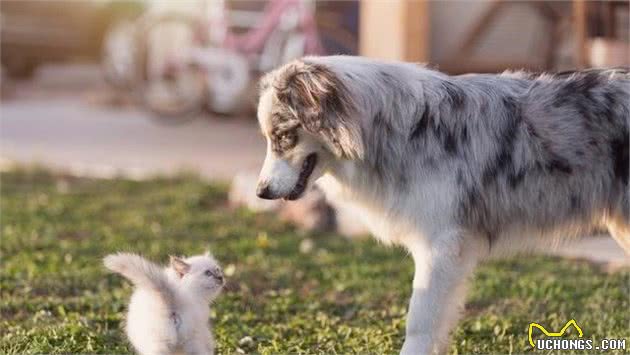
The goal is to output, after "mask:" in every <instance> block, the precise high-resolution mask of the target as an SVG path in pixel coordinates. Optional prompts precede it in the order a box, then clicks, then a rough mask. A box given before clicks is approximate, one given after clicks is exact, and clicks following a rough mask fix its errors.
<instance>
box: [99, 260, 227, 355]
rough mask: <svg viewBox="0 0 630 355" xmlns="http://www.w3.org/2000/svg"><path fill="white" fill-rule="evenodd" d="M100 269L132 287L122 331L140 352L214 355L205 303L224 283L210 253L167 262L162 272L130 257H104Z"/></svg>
mask: <svg viewBox="0 0 630 355" xmlns="http://www.w3.org/2000/svg"><path fill="white" fill-rule="evenodd" d="M104 264H105V267H107V268H108V269H110V270H112V271H114V272H116V273H119V274H121V275H122V276H124V277H125V278H127V279H129V280H130V281H131V282H132V283H133V284H134V285H135V290H134V292H133V295H132V296H131V302H130V303H129V311H128V314H127V327H126V330H127V336H128V337H129V340H130V341H131V344H133V346H134V347H135V348H136V350H137V351H138V352H139V353H141V354H143V355H153V354H175V353H184V354H200V355H201V354H214V338H213V336H212V333H211V331H210V324H209V320H208V318H209V315H210V309H209V307H208V303H209V302H210V301H212V300H214V299H215V298H216V297H217V296H218V294H219V292H220V291H221V289H222V288H223V285H224V284H225V280H224V278H223V272H222V271H221V268H220V267H219V265H218V263H217V261H216V260H215V259H214V258H213V257H212V256H211V255H210V254H209V253H206V254H204V255H197V256H192V257H189V258H185V259H181V258H177V257H171V261H170V265H169V266H168V267H165V268H163V267H160V266H158V265H156V264H154V263H152V262H150V261H148V260H146V259H144V258H143V257H141V256H139V255H135V254H129V253H118V254H111V255H108V256H107V257H105V259H104Z"/></svg>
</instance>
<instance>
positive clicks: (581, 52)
mask: <svg viewBox="0 0 630 355" xmlns="http://www.w3.org/2000/svg"><path fill="white" fill-rule="evenodd" d="M573 35H574V36H575V49H574V54H573V60H574V64H575V67H576V68H578V69H580V68H584V67H586V65H587V63H586V54H587V53H586V37H587V33H586V2H585V1H584V0H573Z"/></svg>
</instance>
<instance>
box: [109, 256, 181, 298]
mask: <svg viewBox="0 0 630 355" xmlns="http://www.w3.org/2000/svg"><path fill="white" fill-rule="evenodd" d="M103 264H104V265H105V267H106V268H108V269H109V270H111V271H113V272H115V273H118V274H121V275H122V276H124V277H125V278H126V279H128V280H129V281H131V283H133V284H134V286H136V287H137V288H141V289H146V290H151V291H155V292H156V293H157V294H158V295H160V296H161V297H162V298H163V299H164V301H165V302H166V303H167V304H169V305H171V304H173V302H174V300H175V292H174V291H173V288H172V286H171V284H170V283H169V281H168V278H167V277H166V274H165V273H164V270H163V269H162V268H161V267H160V266H158V265H156V264H154V263H152V262H150V261H148V260H146V259H145V258H143V257H141V256H140V255H136V254H131V253H117V254H110V255H107V256H106V257H105V259H103Z"/></svg>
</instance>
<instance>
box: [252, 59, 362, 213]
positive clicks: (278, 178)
mask: <svg viewBox="0 0 630 355" xmlns="http://www.w3.org/2000/svg"><path fill="white" fill-rule="evenodd" d="M258 121H259V123H260V128H261V130H262V133H263V135H264V136H265V139H266V140H267V156H266V157H265V162H264V164H263V167H262V170H261V172H260V177H259V180H258V187H257V195H258V196H259V197H260V198H265V199H278V198H284V199H287V200H295V199H298V198H299V197H301V196H302V194H303V193H304V191H305V190H306V189H307V188H308V187H309V186H310V185H311V184H312V183H313V182H314V181H315V180H317V178H319V177H320V176H321V175H323V174H324V172H326V170H327V169H328V168H330V166H331V164H332V163H333V162H334V161H335V160H342V159H357V158H361V157H362V155H363V144H362V142H361V133H360V127H359V123H358V120H357V117H356V106H355V104H354V103H353V101H352V98H351V96H350V93H349V92H348V90H347V88H346V86H345V85H344V83H343V82H342V80H341V79H340V78H339V77H338V76H337V74H335V73H334V72H333V71H332V70H331V69H330V68H328V67H326V66H325V65H322V64H316V63H309V62H305V61H294V62H291V63H289V64H287V65H285V66H283V67H281V68H280V69H277V70H275V71H273V72H271V73H269V74H267V75H266V76H265V77H264V78H263V79H262V81H261V96H260V102H259V105H258Z"/></svg>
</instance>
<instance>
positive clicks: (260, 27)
mask: <svg viewBox="0 0 630 355" xmlns="http://www.w3.org/2000/svg"><path fill="white" fill-rule="evenodd" d="M204 4H205V6H204V7H203V11H202V12H203V15H201V16H185V15H174V14H171V15H165V16H160V17H157V18H155V19H154V20H152V21H150V22H149V23H148V24H146V25H145V26H143V31H142V35H141V37H142V44H143V50H142V53H143V55H142V57H143V60H142V64H141V68H142V79H143V80H142V81H143V83H144V84H143V85H142V96H143V99H144V102H145V104H146V106H147V107H148V108H149V109H150V110H151V111H153V112H154V113H156V114H157V115H158V116H160V117H165V118H168V120H169V121H174V122H177V121H181V120H185V119H187V118H191V117H194V116H195V115H196V114H198V113H200V112H201V111H202V110H204V109H208V110H210V111H213V112H217V113H221V114H230V113H234V112H235V111H236V110H237V109H238V108H239V107H242V106H244V101H246V100H244V97H245V96H246V95H245V93H246V92H247V91H248V89H250V88H251V85H250V84H251V76H252V74H254V75H256V74H257V73H261V72H264V71H267V70H270V69H272V68H274V67H276V66H279V65H280V64H282V63H284V62H286V61H289V60H291V59H294V58H299V57H301V56H303V55H308V54H320V53H321V52H322V46H321V43H320V39H319V35H318V32H317V26H316V23H315V4H314V2H313V1H305V0H271V1H269V2H268V3H267V4H266V5H265V8H264V10H263V12H262V16H261V15H260V13H257V12H253V11H235V10H226V9H225V6H224V5H225V4H224V2H223V1H217V0H210V1H206V2H205V3H204ZM237 28H241V29H244V31H241V32H237V31H236V30H235V29H237Z"/></svg>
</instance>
